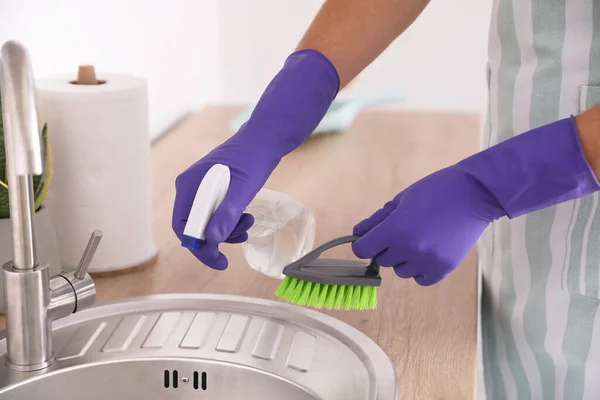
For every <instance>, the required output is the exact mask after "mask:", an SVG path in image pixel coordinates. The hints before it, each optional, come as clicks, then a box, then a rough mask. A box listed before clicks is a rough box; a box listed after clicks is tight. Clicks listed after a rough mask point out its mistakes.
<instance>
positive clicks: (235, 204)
mask: <svg viewBox="0 0 600 400" xmlns="http://www.w3.org/2000/svg"><path fill="white" fill-rule="evenodd" d="M338 90H339V77H338V74H337V71H336V69H335V67H334V66H333V64H332V63H331V62H330V61H329V60H328V59H327V58H326V57H325V56H324V55H323V54H321V53H319V52H317V51H315V50H310V49H309V50H300V51H297V52H295V53H293V54H292V55H290V56H289V57H288V59H287V60H286V62H285V64H284V66H283V68H282V69H281V71H280V72H279V73H278V74H277V75H276V76H275V78H274V79H273V80H272V81H271V82H270V84H269V85H268V87H267V88H266V90H265V92H264V93H263V95H262V96H261V98H260V100H259V101H258V103H257V105H256V107H255V108H254V110H253V112H252V115H251V116H250V119H249V120H248V121H247V122H246V123H245V124H244V125H243V126H242V127H241V128H240V130H239V131H238V132H237V133H236V134H235V135H233V136H232V137H231V138H229V139H228V140H227V141H225V142H224V143H223V144H221V145H220V146H218V147H217V148H215V149H214V150H212V151H211V152H210V153H209V154H208V155H206V156H205V157H204V158H202V159H201V160H199V161H198V162H196V163H195V164H194V165H192V166H191V167H190V168H188V169H187V170H186V171H184V172H183V173H182V174H181V175H179V176H178V177H177V180H176V183H175V185H176V196H175V204H174V208H173V219H172V227H173V230H174V231H175V233H176V235H177V236H178V237H179V240H181V241H183V230H184V228H185V223H186V221H187V218H188V215H189V213H190V209H191V206H192V203H193V201H194V197H195V195H196V191H197V190H198V186H199V185H200V182H201V181H202V179H203V178H204V175H205V174H206V172H207V171H208V170H209V169H210V168H211V167H212V166H213V165H215V164H224V165H227V166H228V167H229V169H230V171H231V181H230V185H229V190H228V192H227V195H226V196H225V199H224V200H223V202H222V203H221V205H220V207H219V208H218V209H217V210H216V211H215V213H214V214H213V216H212V217H211V218H210V220H209V222H208V225H207V227H206V232H205V242H204V243H203V245H202V246H201V247H200V249H199V250H190V251H191V252H192V254H194V255H195V256H196V258H198V260H200V261H201V262H202V263H204V264H205V265H207V266H209V267H211V268H214V269H217V270H223V269H225V268H227V264H228V261H227V258H226V257H225V256H224V255H223V254H222V253H221V252H220V251H219V249H218V245H219V244H220V243H223V242H226V243H240V242H243V241H245V240H246V239H247V238H248V234H247V232H246V231H247V230H248V229H249V228H250V227H251V226H252V223H253V218H252V216H250V215H249V214H243V212H244V210H245V209H246V207H247V206H248V204H250V202H251V201H252V199H253V198H254V196H256V194H257V193H258V191H259V190H260V189H261V188H262V186H263V185H264V184H265V182H266V181H267V179H268V177H269V176H270V174H271V173H272V172H273V170H274V169H275V167H276V166H277V165H278V164H279V162H280V161H281V159H282V158H283V157H284V156H285V155H286V154H288V153H289V152H291V151H292V150H294V149H295V148H297V147H298V146H300V144H302V142H303V141H304V140H305V139H306V138H307V137H308V136H310V134H311V133H312V132H313V131H314V129H315V128H316V127H317V125H318V124H319V122H320V121H321V119H322V118H323V117H324V116H325V113H326V112H327V110H328V109H329V107H330V105H331V103H332V102H333V100H334V98H335V96H336V95H337V92H338Z"/></svg>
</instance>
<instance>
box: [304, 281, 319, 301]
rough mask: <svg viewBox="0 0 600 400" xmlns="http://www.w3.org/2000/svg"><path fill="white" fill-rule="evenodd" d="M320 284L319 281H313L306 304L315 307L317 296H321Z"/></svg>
mask: <svg viewBox="0 0 600 400" xmlns="http://www.w3.org/2000/svg"><path fill="white" fill-rule="evenodd" d="M321 286H322V285H321V284H320V283H313V285H312V289H311V291H310V296H309V297H308V301H307V302H306V304H307V305H308V306H310V307H317V304H318V303H319V297H320V296H321Z"/></svg>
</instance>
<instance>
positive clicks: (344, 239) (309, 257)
mask: <svg viewBox="0 0 600 400" xmlns="http://www.w3.org/2000/svg"><path fill="white" fill-rule="evenodd" d="M359 238H360V236H358V235H348V236H341V237H339V238H335V239H333V240H330V241H329V242H326V243H324V244H322V245H320V246H319V247H317V248H316V249H314V250H312V251H311V252H309V253H307V254H306V255H305V256H303V257H301V258H300V259H298V261H296V262H295V263H294V264H308V263H311V262H313V261H316V260H317V259H318V258H319V256H320V255H321V254H323V253H324V252H326V251H327V250H329V249H332V248H334V247H337V246H340V245H342V244H346V243H352V242H355V241H357V240H358V239H359ZM367 270H368V274H369V275H370V274H373V276H377V275H378V274H379V264H378V263H377V261H375V259H374V258H373V259H371V263H370V264H369V265H368V267H367Z"/></svg>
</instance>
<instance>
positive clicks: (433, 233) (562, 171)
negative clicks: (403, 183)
mask: <svg viewBox="0 0 600 400" xmlns="http://www.w3.org/2000/svg"><path fill="white" fill-rule="evenodd" d="M598 189H600V184H599V183H598V180H597V179H596V177H595V175H594V173H593V172H592V170H591V168H590V166H589V164H588V163H587V161H586V159H585V157H584V155H583V151H582V148H581V144H580V141H579V136H578V132H577V128H576V126H575V122H574V119H573V118H572V117H571V118H566V119H563V120H560V121H557V122H554V123H552V124H549V125H545V126H542V127H540V128H537V129H533V130H531V131H528V132H526V133H524V134H522V135H518V136H515V137H514V138H511V139H509V140H506V141H504V142H502V143H500V144H498V145H496V146H493V147H490V148H489V149H486V150H484V151H482V152H480V153H477V154H475V155H473V156H471V157H469V158H467V159H465V160H463V161H461V162H459V163H458V164H456V165H453V166H451V167H448V168H445V169H442V170H440V171H438V172H435V173H433V174H431V175H429V176H427V177H425V178H423V179H421V180H419V181H418V182H416V183H414V184H413V185H411V186H410V187H408V188H407V189H406V190H404V191H403V192H401V193H400V194H398V195H397V196H396V197H395V198H394V199H393V200H391V201H390V202H388V203H387V204H386V205H385V206H384V207H383V208H382V209H380V210H379V211H377V212H376V213H375V214H373V215H372V216H371V217H370V218H368V219H366V220H364V221H362V222H360V223H359V224H358V225H356V226H355V227H354V234H356V235H360V236H362V237H361V238H360V239H358V240H357V241H356V242H354V243H353V245H352V246H353V250H354V253H355V254H356V256H357V257H359V258H371V257H375V258H376V260H377V261H378V262H379V263H380V264H381V265H382V266H387V267H390V266H391V267H394V271H395V272H396V274H397V275H398V276H400V277H401V278H414V279H415V281H416V282H417V283H418V284H420V285H423V286H428V285H432V284H434V283H437V282H439V281H440V280H442V279H443V278H445V277H446V276H447V275H448V274H449V273H450V272H451V271H453V270H454V269H455V268H456V267H457V266H458V265H459V264H460V263H461V262H462V260H463V259H464V258H465V257H466V255H467V253H468V252H469V251H470V250H471V248H472V247H473V246H474V245H475V243H476V242H477V240H478V239H479V237H480V236H481V234H482V233H483V231H484V230H485V228H486V227H487V226H488V225H489V223H490V222H492V221H493V220H495V219H499V218H501V217H504V216H507V217H508V218H515V217H518V216H521V215H523V214H526V213H529V212H532V211H536V210H540V209H543V208H546V207H549V206H552V205H556V204H559V203H562V202H564V201H567V200H572V199H574V198H579V197H583V196H586V195H588V194H590V193H592V192H594V191H596V190H598Z"/></svg>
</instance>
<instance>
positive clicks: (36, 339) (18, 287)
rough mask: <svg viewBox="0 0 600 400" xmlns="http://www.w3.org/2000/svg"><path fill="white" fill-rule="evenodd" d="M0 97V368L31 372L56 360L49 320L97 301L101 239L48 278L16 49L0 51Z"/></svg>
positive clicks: (25, 84) (22, 67) (36, 133)
mask: <svg viewBox="0 0 600 400" xmlns="http://www.w3.org/2000/svg"><path fill="white" fill-rule="evenodd" d="M0 93H1V96H2V97H1V99H2V117H3V118H2V119H3V123H4V143H5V152H6V160H7V161H6V163H7V172H8V188H9V203H10V219H11V224H12V242H13V259H12V261H9V262H7V263H6V264H4V266H3V268H2V274H3V275H2V276H3V278H4V279H3V283H2V284H3V285H4V296H5V298H4V300H5V305H6V311H5V314H6V340H7V363H8V366H9V368H11V369H13V370H17V371H22V372H28V371H38V370H41V369H44V368H48V367H49V366H50V365H52V363H53V362H54V359H55V358H54V351H53V348H52V321H54V320H56V319H58V318H63V317H66V316H67V315H69V314H72V313H74V312H76V311H77V310H80V309H83V308H87V307H89V306H91V305H92V304H93V303H94V301H95V299H96V287H95V285H94V282H93V280H92V278H91V277H90V276H89V274H88V273H87V269H88V267H89V264H90V262H91V259H92V257H93V255H94V253H95V251H96V248H97V247H98V244H99V242H100V239H101V238H102V233H101V232H100V231H94V232H93V233H92V237H91V238H90V241H89V242H88V245H87V247H86V249H85V251H84V254H83V257H82V259H81V262H80V263H79V266H78V267H77V269H76V270H75V271H73V272H66V273H61V274H60V275H56V276H54V277H50V275H49V265H48V264H47V263H45V262H43V260H41V261H40V260H38V259H37V254H36V246H35V236H34V232H35V223H34V215H35V206H34V191H33V176H34V175H40V174H42V172H43V168H44V163H43V157H42V146H41V140H40V129H39V125H38V115H37V105H36V97H35V85H34V79H33V71H32V68H31V63H30V59H29V55H28V53H27V50H26V49H25V47H24V46H23V45H22V44H20V43H19V42H16V41H8V42H6V43H4V44H3V45H2V48H1V49H0Z"/></svg>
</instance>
